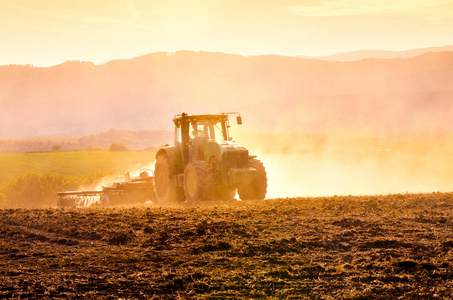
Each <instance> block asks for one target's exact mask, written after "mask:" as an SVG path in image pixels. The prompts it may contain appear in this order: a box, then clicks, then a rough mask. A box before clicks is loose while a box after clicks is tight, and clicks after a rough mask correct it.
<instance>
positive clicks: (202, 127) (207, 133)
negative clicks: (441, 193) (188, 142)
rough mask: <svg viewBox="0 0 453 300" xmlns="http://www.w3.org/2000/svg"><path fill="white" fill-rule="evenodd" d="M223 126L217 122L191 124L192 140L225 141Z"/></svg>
mask: <svg viewBox="0 0 453 300" xmlns="http://www.w3.org/2000/svg"><path fill="white" fill-rule="evenodd" d="M222 128H223V127H222V124H221V123H220V122H215V121H198V122H192V123H191V130H190V138H191V139H195V138H203V139H210V140H215V139H217V140H220V141H224V140H225V135H224V134H223V130H222Z"/></svg>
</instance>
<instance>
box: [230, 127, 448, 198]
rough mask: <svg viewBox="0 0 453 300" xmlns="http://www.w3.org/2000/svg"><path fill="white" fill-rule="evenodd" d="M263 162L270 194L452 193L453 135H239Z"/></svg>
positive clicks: (337, 133)
mask: <svg viewBox="0 0 453 300" xmlns="http://www.w3.org/2000/svg"><path fill="white" fill-rule="evenodd" d="M237 141H238V142H239V143H240V144H243V145H246V146H247V148H248V149H249V151H250V153H251V154H254V155H258V158H259V159H260V160H262V161H263V163H264V165H265V167H266V171H267V176H268V186H269V187H268V194H267V198H282V197H312V196H334V195H379V194H393V193H419V192H438V191H439V192H449V191H451V190H452V188H453V169H452V168H451V166H452V165H453V155H452V154H453V136H441V135H439V134H430V133H426V134H419V135H397V136H372V135H364V134H362V133H355V132H332V133H325V134H318V135H313V134H302V133H285V134H276V133H270V134H250V133H249V134H239V135H238V138H237Z"/></svg>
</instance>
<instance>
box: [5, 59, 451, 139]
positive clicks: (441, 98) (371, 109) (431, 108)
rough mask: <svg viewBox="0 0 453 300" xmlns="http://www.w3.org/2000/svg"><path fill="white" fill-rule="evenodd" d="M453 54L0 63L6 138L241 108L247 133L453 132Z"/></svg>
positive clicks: (145, 125)
mask: <svg viewBox="0 0 453 300" xmlns="http://www.w3.org/2000/svg"><path fill="white" fill-rule="evenodd" d="M452 99H453V52H438V53H427V54H423V55H420V56H417V57H413V58H407V59H401V58H400V59H365V60H361V61H354V62H332V61H322V60H314V59H301V58H294V57H283V56H250V57H244V56H238V55H229V54H221V53H207V52H189V51H181V52H176V53H174V54H172V55H170V54H167V53H152V54H149V55H144V56H140V57H136V58H133V59H130V60H116V61H111V62H108V63H106V64H103V65H94V64H93V63H88V62H67V63H64V64H60V65H56V66H53V67H48V68H38V67H33V66H20V65H9V66H0V105H1V107H2V109H1V110H0V138H17V137H36V136H83V135H89V134H93V133H98V132H102V131H107V130H109V129H110V128H121V129H127V130H148V129H160V130H172V126H173V124H172V122H171V118H172V117H173V116H174V115H175V114H178V113H181V112H183V111H185V112H188V113H207V112H211V113H212V112H214V113H217V112H220V111H240V112H241V113H242V115H243V117H244V128H243V130H244V131H258V132H267V131H296V132H309V133H319V132H325V131H328V130H333V129H334V130H365V131H368V132H373V133H379V134H394V133H417V132H426V131H438V132H451V131H452V128H453V126H452V125H453V120H452V119H451V118H450V116H451V113H452Z"/></svg>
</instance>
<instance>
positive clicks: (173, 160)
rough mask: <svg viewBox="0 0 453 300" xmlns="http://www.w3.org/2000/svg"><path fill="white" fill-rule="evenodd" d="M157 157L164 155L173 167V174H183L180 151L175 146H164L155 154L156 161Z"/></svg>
mask: <svg viewBox="0 0 453 300" xmlns="http://www.w3.org/2000/svg"><path fill="white" fill-rule="evenodd" d="M159 155H166V156H167V157H168V159H169V161H170V164H171V165H172V166H173V167H174V171H175V174H179V173H182V172H184V166H183V164H182V157H181V151H180V150H179V148H178V147H176V146H166V147H163V148H160V149H159V151H157V153H156V160H157V157H158V156H159Z"/></svg>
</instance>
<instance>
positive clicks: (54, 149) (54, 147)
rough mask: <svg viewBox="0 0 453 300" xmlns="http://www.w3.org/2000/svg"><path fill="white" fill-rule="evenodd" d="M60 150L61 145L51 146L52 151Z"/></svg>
mask: <svg viewBox="0 0 453 300" xmlns="http://www.w3.org/2000/svg"><path fill="white" fill-rule="evenodd" d="M60 150H61V146H60V145H53V146H52V152H58V151H60Z"/></svg>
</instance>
